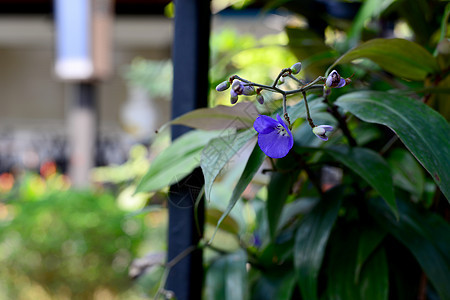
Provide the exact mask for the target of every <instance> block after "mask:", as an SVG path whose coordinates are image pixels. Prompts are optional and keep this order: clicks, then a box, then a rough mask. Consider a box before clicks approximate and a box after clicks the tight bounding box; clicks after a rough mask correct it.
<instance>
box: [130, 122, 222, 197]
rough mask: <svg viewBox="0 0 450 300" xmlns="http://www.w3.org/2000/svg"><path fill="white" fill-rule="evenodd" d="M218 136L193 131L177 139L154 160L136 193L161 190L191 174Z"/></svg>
mask: <svg viewBox="0 0 450 300" xmlns="http://www.w3.org/2000/svg"><path fill="white" fill-rule="evenodd" d="M218 134H219V132H217V131H214V132H204V131H191V132H188V133H186V134H184V135H182V136H181V137H179V138H178V139H176V140H175V141H174V142H173V143H172V144H171V145H170V146H169V147H168V148H167V149H165V150H164V151H163V152H162V153H161V154H159V155H158V156H157V157H156V158H155V159H154V160H153V162H152V163H151V165H150V169H149V170H148V172H147V173H146V174H145V175H144V176H143V177H142V179H141V181H140V182H139V184H138V186H137V188H136V193H139V192H150V191H157V190H160V189H162V188H164V187H166V186H169V185H172V184H173V183H176V182H178V181H180V180H181V179H183V178H184V177H185V176H186V175H188V174H190V173H191V172H192V170H194V169H195V168H196V167H198V165H199V163H200V154H201V151H202V149H203V147H204V146H205V145H206V143H208V141H209V140H210V139H211V138H213V137H215V136H217V135H218Z"/></svg>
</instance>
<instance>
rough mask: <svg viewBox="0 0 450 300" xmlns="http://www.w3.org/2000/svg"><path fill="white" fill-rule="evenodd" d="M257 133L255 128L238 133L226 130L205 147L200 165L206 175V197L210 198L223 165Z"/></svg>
mask: <svg viewBox="0 0 450 300" xmlns="http://www.w3.org/2000/svg"><path fill="white" fill-rule="evenodd" d="M255 135H256V131H255V130H254V129H253V128H250V129H248V130H245V131H242V132H238V133H230V132H229V131H224V132H223V134H221V135H220V136H219V137H217V138H215V139H213V140H211V141H210V142H209V143H208V144H207V145H206V147H204V149H203V151H202V154H201V162H200V166H201V167H202V171H203V176H204V177H205V196H206V199H209V198H210V195H211V189H212V185H213V183H214V180H215V179H216V177H217V175H219V173H220V171H221V170H222V169H223V167H224V166H225V165H226V164H227V162H228V161H229V160H230V159H231V157H233V155H235V154H236V153H237V152H238V151H240V150H241V148H242V147H244V145H245V144H247V142H248V141H249V140H250V139H251V138H252V137H254V136H255Z"/></svg>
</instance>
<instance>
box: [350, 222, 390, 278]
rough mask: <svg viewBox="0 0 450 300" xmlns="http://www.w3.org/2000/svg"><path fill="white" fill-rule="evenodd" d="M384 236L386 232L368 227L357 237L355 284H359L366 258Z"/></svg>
mask: <svg viewBox="0 0 450 300" xmlns="http://www.w3.org/2000/svg"><path fill="white" fill-rule="evenodd" d="M385 236H386V232H385V231H384V230H380V229H379V228H378V227H368V228H365V229H364V230H363V234H361V236H360V237H359V241H358V251H357V254H356V270H355V283H358V282H359V279H360V274H361V270H362V268H363V265H364V263H365V262H366V260H367V258H368V257H369V256H370V255H371V254H372V253H373V251H374V250H375V249H376V248H377V247H378V245H379V244H380V243H381V241H382V240H383V238H384V237H385Z"/></svg>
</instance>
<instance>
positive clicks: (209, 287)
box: [206, 250, 248, 300]
mask: <svg viewBox="0 0 450 300" xmlns="http://www.w3.org/2000/svg"><path fill="white" fill-rule="evenodd" d="M246 263H247V254H246V253H245V251H244V250H239V251H237V252H235V253H232V254H228V255H224V256H221V257H220V258H219V259H217V260H216V261H214V262H213V263H212V264H211V266H210V267H209V268H208V271H207V273H206V299H210V300H221V299H223V300H245V299H247V298H248V290H247V270H246V267H245V265H246Z"/></svg>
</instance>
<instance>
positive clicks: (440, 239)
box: [369, 199, 450, 299]
mask: <svg viewBox="0 0 450 300" xmlns="http://www.w3.org/2000/svg"><path fill="white" fill-rule="evenodd" d="M387 210H388V208H387V207H386V206H385V205H383V203H382V202H380V201H376V200H375V199H373V200H372V201H370V209H369V212H370V213H371V214H372V216H373V217H374V218H375V220H376V221H377V222H378V223H379V224H380V225H381V226H382V227H384V229H385V230H386V231H388V232H389V233H391V234H392V235H393V236H394V237H395V238H397V239H398V240H399V241H400V242H402V243H403V244H404V245H405V247H406V248H407V249H409V250H410V251H411V252H412V254H413V255H414V256H415V258H416V259H417V261H418V262H419V264H420V265H421V267H422V268H423V270H424V271H425V273H426V274H427V276H428V278H429V279H430V282H431V283H432V284H433V286H434V287H435V289H436V291H437V292H438V294H439V295H440V297H441V299H450V285H449V284H448V283H449V282H450V234H449V233H450V226H449V225H448V224H447V223H446V222H445V221H444V220H442V219H441V218H440V217H439V216H437V215H433V214H421V213H419V212H418V211H417V210H416V209H415V208H414V207H413V205H412V204H410V203H407V202H404V201H399V215H400V219H399V221H397V220H395V219H394V218H393V217H392V216H391V215H390V214H387V213H386V211H387Z"/></svg>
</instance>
